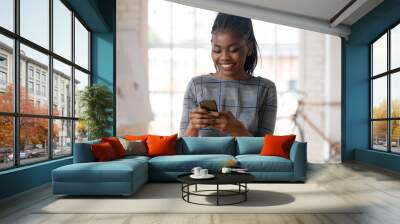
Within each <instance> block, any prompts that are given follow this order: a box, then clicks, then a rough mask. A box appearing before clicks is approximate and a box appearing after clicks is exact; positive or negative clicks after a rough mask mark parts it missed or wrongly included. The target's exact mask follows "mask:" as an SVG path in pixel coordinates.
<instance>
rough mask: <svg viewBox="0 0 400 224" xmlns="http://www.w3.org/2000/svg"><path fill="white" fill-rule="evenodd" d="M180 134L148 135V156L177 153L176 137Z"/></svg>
mask: <svg viewBox="0 0 400 224" xmlns="http://www.w3.org/2000/svg"><path fill="white" fill-rule="evenodd" d="M177 138H178V134H174V135H171V136H158V135H149V136H148V137H147V141H146V143H147V147H148V151H147V155H148V156H165V155H176V147H175V146H176V139H177Z"/></svg>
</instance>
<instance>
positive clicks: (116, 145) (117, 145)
mask: <svg viewBox="0 0 400 224" xmlns="http://www.w3.org/2000/svg"><path fill="white" fill-rule="evenodd" d="M101 142H108V143H110V145H111V146H112V148H113V149H114V152H115V155H116V156H117V158H121V157H124V156H126V151H125V149H124V146H122V144H121V142H120V141H119V139H118V138H117V137H109V138H101Z"/></svg>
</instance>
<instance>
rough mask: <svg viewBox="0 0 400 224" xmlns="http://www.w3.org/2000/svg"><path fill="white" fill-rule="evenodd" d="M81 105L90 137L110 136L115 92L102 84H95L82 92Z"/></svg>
mask: <svg viewBox="0 0 400 224" xmlns="http://www.w3.org/2000/svg"><path fill="white" fill-rule="evenodd" d="M79 95H80V98H79V100H80V101H79V106H80V107H81V109H82V116H81V117H82V119H83V120H84V123H85V124H86V126H87V128H88V137H89V139H97V138H101V137H105V136H110V133H109V132H108V130H109V129H110V128H111V127H112V115H113V93H112V92H111V90H110V89H109V88H108V87H107V86H105V85H102V84H94V85H92V86H88V87H86V88H85V89H84V90H83V91H82V92H80V94H79Z"/></svg>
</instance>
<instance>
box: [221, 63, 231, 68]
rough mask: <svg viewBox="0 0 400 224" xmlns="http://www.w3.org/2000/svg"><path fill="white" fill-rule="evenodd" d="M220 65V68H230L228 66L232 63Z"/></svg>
mask: <svg viewBox="0 0 400 224" xmlns="http://www.w3.org/2000/svg"><path fill="white" fill-rule="evenodd" d="M221 67H222V68H230V67H232V64H224V65H222V64H221Z"/></svg>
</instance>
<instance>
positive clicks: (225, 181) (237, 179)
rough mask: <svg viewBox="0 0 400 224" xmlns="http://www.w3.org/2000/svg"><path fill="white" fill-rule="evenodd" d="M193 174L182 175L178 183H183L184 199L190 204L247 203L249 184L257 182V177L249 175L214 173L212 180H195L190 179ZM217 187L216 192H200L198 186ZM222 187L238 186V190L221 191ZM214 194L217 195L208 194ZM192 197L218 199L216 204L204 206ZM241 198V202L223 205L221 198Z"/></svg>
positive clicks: (236, 202)
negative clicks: (192, 188)
mask: <svg viewBox="0 0 400 224" xmlns="http://www.w3.org/2000/svg"><path fill="white" fill-rule="evenodd" d="M190 175H191V173H187V174H182V175H179V176H178V177H177V179H178V181H180V182H181V183H182V188H181V191H182V199H183V200H184V201H186V202H188V203H192V204H198V205H217V206H221V205H234V204H239V203H242V202H245V201H246V200H247V192H248V191H249V188H248V187H247V183H249V182H252V181H254V180H255V177H254V176H253V175H251V174H249V173H224V174H223V173H214V174H213V175H214V176H215V177H214V178H212V179H193V178H191V177H190ZM199 184H204V185H215V186H216V189H215V190H198V189H197V185H199ZM193 185H194V186H195V190H194V191H190V186H193ZM220 185H236V186H238V188H237V190H224V189H220ZM209 192H214V193H215V194H211V195H210V194H206V193H209ZM190 196H203V197H210V196H211V197H216V199H217V203H216V204H202V203H197V202H193V201H191V200H190V198H191V197H190ZM232 196H240V197H239V200H237V201H234V202H231V203H223V202H222V203H221V197H232Z"/></svg>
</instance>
